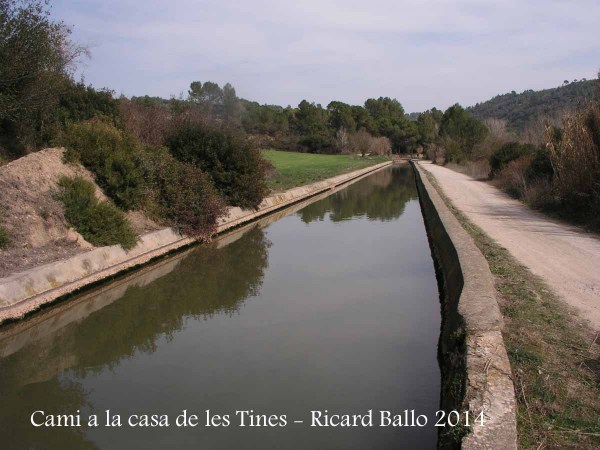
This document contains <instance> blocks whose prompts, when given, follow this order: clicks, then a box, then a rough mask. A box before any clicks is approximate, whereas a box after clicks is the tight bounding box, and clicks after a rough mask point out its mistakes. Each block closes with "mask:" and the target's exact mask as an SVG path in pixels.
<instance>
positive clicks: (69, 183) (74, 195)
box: [58, 177, 137, 249]
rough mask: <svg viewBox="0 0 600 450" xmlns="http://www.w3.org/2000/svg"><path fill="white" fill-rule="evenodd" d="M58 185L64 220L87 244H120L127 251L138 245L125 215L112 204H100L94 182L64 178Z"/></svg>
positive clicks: (79, 178)
mask: <svg viewBox="0 0 600 450" xmlns="http://www.w3.org/2000/svg"><path fill="white" fill-rule="evenodd" d="M58 185H59V188H60V191H59V199H60V200H61V201H62V202H63V205H64V207H65V218H66V219H67V221H68V222H69V224H71V226H73V228H75V230H77V231H78V232H79V233H80V234H81V235H82V236H83V237H84V239H85V240H86V241H88V242H90V243H92V244H94V245H115V244H119V245H121V246H122V247H123V248H124V249H130V248H132V247H133V246H134V245H135V244H136V242H137V235H136V233H135V231H134V230H133V229H132V228H131V225H130V224H129V221H128V220H127V218H126V217H125V215H124V214H123V212H122V211H120V210H119V209H118V208H117V207H115V206H114V205H113V204H111V203H109V202H102V201H99V200H98V199H97V198H96V196H95V193H94V190H95V189H94V184H93V183H92V182H91V181H88V180H86V179H84V178H81V177H75V178H68V177H62V178H61V179H60V180H59V183H58Z"/></svg>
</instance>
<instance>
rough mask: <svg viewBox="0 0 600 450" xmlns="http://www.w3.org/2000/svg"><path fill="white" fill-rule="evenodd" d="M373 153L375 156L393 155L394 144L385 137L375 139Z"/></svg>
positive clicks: (372, 147)
mask: <svg viewBox="0 0 600 450" xmlns="http://www.w3.org/2000/svg"><path fill="white" fill-rule="evenodd" d="M371 153H373V154H375V155H386V156H387V155H391V154H392V143H391V142H390V140H389V139H388V138H386V137H385V136H380V137H374V138H373V141H372V142H371Z"/></svg>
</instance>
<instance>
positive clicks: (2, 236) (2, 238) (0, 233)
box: [0, 211, 10, 249]
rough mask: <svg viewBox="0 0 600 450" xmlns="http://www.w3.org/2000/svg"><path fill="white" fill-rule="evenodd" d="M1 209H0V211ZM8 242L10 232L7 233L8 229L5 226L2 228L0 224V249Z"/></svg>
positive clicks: (0, 217)
mask: <svg viewBox="0 0 600 450" xmlns="http://www.w3.org/2000/svg"><path fill="white" fill-rule="evenodd" d="M1 212H2V211H0V213H1ZM1 219H2V215H1V214H0V220H1ZM9 243H10V234H9V233H8V230H6V228H4V227H3V226H2V225H0V249H4V248H6V247H8V244H9Z"/></svg>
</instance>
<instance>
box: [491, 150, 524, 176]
mask: <svg viewBox="0 0 600 450" xmlns="http://www.w3.org/2000/svg"><path fill="white" fill-rule="evenodd" d="M534 151H535V147H534V146H533V145H530V144H519V143H518V142H508V143H506V144H504V145H503V146H502V147H500V148H499V149H498V150H496V151H495V152H494V153H492V156H490V166H491V168H492V171H491V176H492V177H494V176H496V175H498V174H499V173H500V172H501V171H502V169H504V168H505V167H506V165H507V164H508V163H509V162H511V161H514V160H515V159H518V158H520V157H521V156H524V155H527V154H533V152H534Z"/></svg>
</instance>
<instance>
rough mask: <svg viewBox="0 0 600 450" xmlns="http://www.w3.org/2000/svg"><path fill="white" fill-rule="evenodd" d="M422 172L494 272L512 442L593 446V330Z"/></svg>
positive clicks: (598, 404) (599, 375)
mask: <svg viewBox="0 0 600 450" xmlns="http://www.w3.org/2000/svg"><path fill="white" fill-rule="evenodd" d="M427 176H428V179H429V180H430V181H431V183H432V184H433V185H434V186H435V188H436V189H437V190H438V192H439V193H440V195H441V196H442V198H443V199H444V201H445V202H446V204H447V205H448V207H449V208H450V210H451V211H452V212H453V213H454V215H455V216H456V218H457V219H458V220H459V221H460V223H461V224H462V226H463V227H464V228H465V230H466V231H467V232H468V233H469V234H470V235H471V237H472V238H473V240H474V241H475V243H476V245H477V247H479V250H481V252H482V253H483V255H484V256H485V257H486V259H487V261H488V264H489V266H490V270H491V272H492V274H493V275H494V277H495V283H496V290H497V291H498V302H499V305H500V310H501V311H502V314H503V316H504V321H505V327H504V330H503V337H504V342H505V345H506V350H507V352H508V356H509V359H510V363H511V368H512V378H513V381H514V384H515V394H516V397H517V431H518V435H519V448H521V449H549V448H555V449H562V448H582V449H587V448H590V449H591V448H600V350H599V348H598V347H599V346H598V345H596V344H594V343H593V342H594V337H595V336H594V332H593V331H592V330H590V328H589V327H588V325H587V324H586V323H585V322H584V321H583V320H581V319H580V318H579V317H578V316H577V315H576V314H575V313H574V312H573V311H572V310H571V309H570V308H569V307H567V306H566V305H565V304H564V303H563V302H562V301H561V300H560V299H559V298H557V297H556V295H555V294H553V293H552V291H551V290H550V288H549V287H548V286H547V285H546V284H545V283H544V282H543V281H542V280H541V279H540V278H538V277H536V276H534V275H533V274H532V273H531V272H530V271H529V269H527V268H526V267H524V266H522V265H521V264H520V263H519V262H518V261H517V260H515V259H514V257H513V256H512V255H511V254H510V253H509V252H508V250H506V249H505V248H503V247H501V246H500V245H498V244H497V243H496V242H495V241H494V240H492V239H491V238H490V237H489V236H488V235H487V234H485V233H484V232H483V230H481V229H480V228H479V227H477V226H475V225H473V224H472V223H471V222H470V221H469V220H468V219H467V218H466V217H465V216H464V215H463V214H462V213H461V212H460V211H459V210H457V209H456V208H455V207H454V206H453V205H452V203H451V202H450V201H449V200H448V198H447V197H445V196H444V194H443V192H442V191H441V189H440V188H439V186H438V184H437V181H436V180H435V178H433V177H432V176H430V175H429V174H427ZM597 342H598V341H597ZM599 343H600V342H599Z"/></svg>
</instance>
